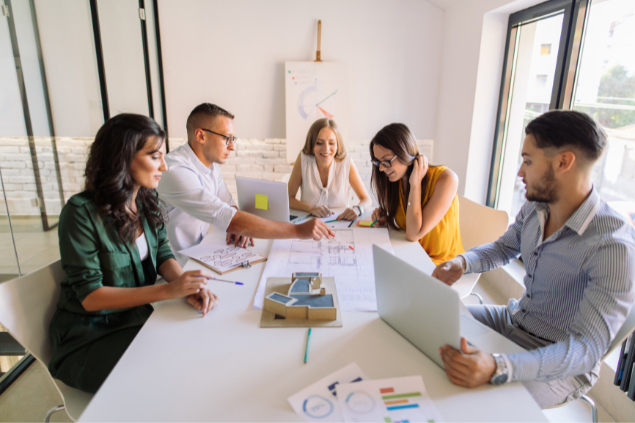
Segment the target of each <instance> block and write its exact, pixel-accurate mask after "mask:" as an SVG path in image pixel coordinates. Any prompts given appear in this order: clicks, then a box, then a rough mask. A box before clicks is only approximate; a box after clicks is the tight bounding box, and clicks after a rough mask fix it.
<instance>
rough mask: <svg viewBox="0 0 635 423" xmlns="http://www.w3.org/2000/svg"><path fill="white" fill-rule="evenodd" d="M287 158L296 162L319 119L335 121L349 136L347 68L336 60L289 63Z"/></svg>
mask: <svg viewBox="0 0 635 423" xmlns="http://www.w3.org/2000/svg"><path fill="white" fill-rule="evenodd" d="M284 76H285V97H286V122H287V161H288V162H289V163H293V162H294V161H295V159H296V158H297V157H298V154H299V153H300V150H302V147H303V146H304V143H305V141H306V135H307V132H308V131H309V128H310V127H311V125H312V124H313V122H315V121H316V120H318V119H321V118H329V119H333V120H335V122H336V123H337V126H338V128H339V130H340V133H341V134H342V136H343V138H344V140H346V139H348V104H349V103H348V86H347V81H346V68H345V67H344V66H343V65H342V64H341V63H336V62H286V63H285V70H284Z"/></svg>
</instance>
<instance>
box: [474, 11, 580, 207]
mask: <svg viewBox="0 0 635 423" xmlns="http://www.w3.org/2000/svg"><path fill="white" fill-rule="evenodd" d="M590 1H591V0H550V1H547V2H545V3H541V4H538V5H536V6H532V7H530V8H527V9H524V10H521V11H519V12H516V13H513V14H511V15H510V16H509V23H508V26H507V39H506V40H505V56H504V59H503V69H502V76H501V85H500V91H499V100H498V110H497V112H496V128H495V130H494V143H493V148H492V158H491V161H490V174H489V182H488V188H487V197H486V204H487V206H488V207H492V208H497V207H498V198H499V189H500V183H501V172H502V168H503V155H504V152H505V147H506V141H507V126H508V123H509V118H510V116H509V110H510V107H511V103H512V95H513V90H512V88H513V84H514V75H515V65H516V58H517V46H518V41H519V39H520V31H519V29H520V28H521V27H522V26H523V25H527V24H530V23H533V22H537V21H540V20H543V19H547V18H550V17H553V16H556V15H558V14H561V13H564V17H563V20H562V31H561V34H560V44H559V46H558V57H557V62H556V70H555V74H554V82H553V89H552V92H551V102H550V104H549V110H555V109H561V110H568V109H570V108H571V103H572V100H573V98H574V97H575V96H574V95H575V82H576V79H577V76H578V68H579V63H580V58H581V54H580V53H581V51H582V46H583V42H584V31H585V29H586V24H587V20H588V9H589V4H590ZM552 48H553V46H552Z"/></svg>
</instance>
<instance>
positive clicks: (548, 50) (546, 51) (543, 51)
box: [540, 44, 551, 56]
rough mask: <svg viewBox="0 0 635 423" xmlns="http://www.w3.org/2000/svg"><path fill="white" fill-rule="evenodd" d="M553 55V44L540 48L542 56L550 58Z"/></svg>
mask: <svg viewBox="0 0 635 423" xmlns="http://www.w3.org/2000/svg"><path fill="white" fill-rule="evenodd" d="M550 54H551V44H543V45H541V46H540V55H541V56H549V55H550Z"/></svg>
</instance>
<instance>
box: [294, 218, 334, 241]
mask: <svg viewBox="0 0 635 423" xmlns="http://www.w3.org/2000/svg"><path fill="white" fill-rule="evenodd" d="M296 227H297V229H298V232H299V236H298V238H300V239H314V240H316V241H319V240H321V239H322V237H326V239H330V238H331V237H333V236H335V234H334V233H333V231H332V230H331V228H329V227H328V225H327V224H326V223H324V222H322V221H321V220H320V219H311V220H309V221H308V222H306V223H303V224H301V225H296Z"/></svg>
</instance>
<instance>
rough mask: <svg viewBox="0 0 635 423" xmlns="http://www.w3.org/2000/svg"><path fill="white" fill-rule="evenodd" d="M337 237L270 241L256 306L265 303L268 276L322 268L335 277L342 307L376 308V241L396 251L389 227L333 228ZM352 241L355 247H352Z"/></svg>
mask: <svg viewBox="0 0 635 423" xmlns="http://www.w3.org/2000/svg"><path fill="white" fill-rule="evenodd" d="M334 232H335V235H337V236H338V237H339V238H340V239H341V240H342V241H344V243H341V242H339V241H337V240H336V239H330V240H326V239H324V238H322V240H320V241H311V240H299V239H277V240H275V241H273V243H272V244H271V251H270V253H269V258H268V259H267V265H266V266H265V270H264V271H263V272H262V277H261V278H260V284H259V285H258V291H257V292H256V297H255V298H254V308H255V309H261V308H262V305H263V303H264V297H265V288H266V286H267V278H270V277H282V278H284V277H287V278H290V277H291V274H292V273H294V272H321V273H322V276H323V277H334V278H335V285H336V286H337V295H338V298H339V303H340V308H341V310H342V311H377V297H376V295H375V268H374V265H373V248H372V246H373V244H376V245H378V246H380V247H382V248H383V249H385V250H386V251H389V252H390V253H392V254H394V252H393V249H392V246H391V245H390V237H389V235H388V230H387V229H386V228H373V229H369V228H350V229H348V228H347V229H334ZM349 245H351V246H353V248H355V250H354V251H353V250H351V249H350V248H348V246H349Z"/></svg>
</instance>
